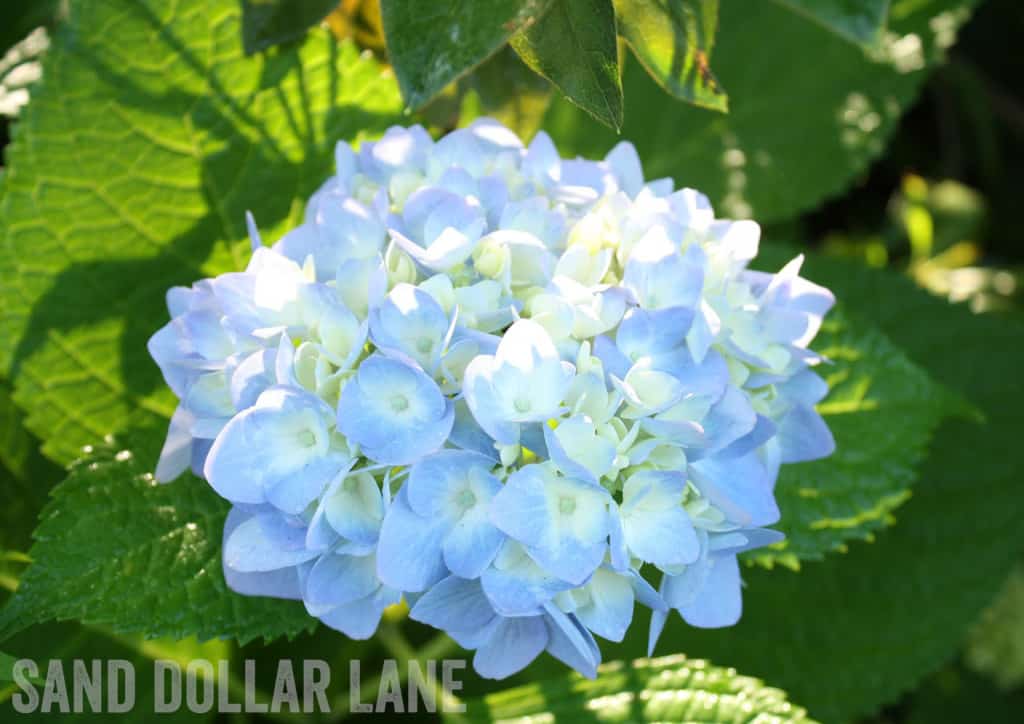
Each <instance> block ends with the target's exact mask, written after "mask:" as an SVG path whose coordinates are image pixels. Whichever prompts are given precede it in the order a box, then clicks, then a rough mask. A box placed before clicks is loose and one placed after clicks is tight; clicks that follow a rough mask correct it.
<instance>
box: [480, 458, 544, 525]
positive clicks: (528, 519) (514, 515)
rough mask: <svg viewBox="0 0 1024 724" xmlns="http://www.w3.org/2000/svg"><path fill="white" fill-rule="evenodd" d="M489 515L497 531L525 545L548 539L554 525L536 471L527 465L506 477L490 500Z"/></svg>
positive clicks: (538, 472)
mask: <svg viewBox="0 0 1024 724" xmlns="http://www.w3.org/2000/svg"><path fill="white" fill-rule="evenodd" d="M490 516H491V521H492V522H493V523H494V524H495V525H496V526H497V527H498V528H500V529H501V530H502V531H504V532H505V533H506V534H507V535H509V536H511V537H512V538H515V539H516V540H517V541H520V542H521V543H524V544H526V545H539V544H541V543H543V542H545V541H546V540H547V539H549V538H550V536H551V534H552V531H553V525H554V523H553V521H552V519H551V513H550V508H549V504H548V494H547V492H546V491H545V486H544V477H543V475H542V473H541V472H540V470H539V468H537V467H536V466H532V465H527V466H525V467H522V468H520V469H519V470H517V471H515V472H514V473H512V474H511V475H509V477H508V480H506V481H505V485H504V487H503V488H502V489H501V491H500V492H499V493H498V494H497V495H496V496H494V499H493V500H492V501H491V506H490Z"/></svg>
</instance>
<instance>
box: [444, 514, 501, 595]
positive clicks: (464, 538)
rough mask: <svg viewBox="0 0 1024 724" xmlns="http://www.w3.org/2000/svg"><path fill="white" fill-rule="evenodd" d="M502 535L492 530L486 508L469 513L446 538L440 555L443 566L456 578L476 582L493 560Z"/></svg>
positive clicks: (499, 546)
mask: <svg viewBox="0 0 1024 724" xmlns="http://www.w3.org/2000/svg"><path fill="white" fill-rule="evenodd" d="M504 540H505V534H504V533H502V532H501V531H500V530H498V529H497V528H495V527H494V525H493V524H492V523H491V521H490V520H489V518H488V517H487V512H486V508H484V507H483V506H478V507H476V508H475V509H473V510H471V511H468V512H467V513H466V514H465V515H463V516H462V519H461V520H459V522H458V523H456V524H455V527H453V528H452V529H451V531H450V532H449V533H448V535H447V537H446V538H445V541H444V545H443V547H442V552H443V554H444V562H445V565H446V566H448V569H449V570H450V571H451V572H452V573H455V574H456V575H459V576H463V577H465V578H477V577H479V576H480V574H482V573H483V572H484V570H485V569H486V568H487V566H489V565H490V564H491V561H493V560H494V556H495V555H497V553H498V549H499V548H501V544H502V543H503V542H504Z"/></svg>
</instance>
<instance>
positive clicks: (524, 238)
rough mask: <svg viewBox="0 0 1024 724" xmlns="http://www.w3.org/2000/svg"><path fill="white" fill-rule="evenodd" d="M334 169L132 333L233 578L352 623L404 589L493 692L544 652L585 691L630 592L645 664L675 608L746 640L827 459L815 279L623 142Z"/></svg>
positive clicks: (505, 136) (420, 147)
mask: <svg viewBox="0 0 1024 724" xmlns="http://www.w3.org/2000/svg"><path fill="white" fill-rule="evenodd" d="M335 155H336V165H337V171H336V173H335V175H334V176H332V177H331V178H329V179H328V180H327V181H326V183H324V185H323V186H322V187H321V188H320V189H319V190H318V191H317V192H316V193H315V194H314V195H313V197H312V198H311V199H310V200H309V203H308V206H307V209H306V214H305V221H304V222H303V223H302V224H301V226H299V227H298V228H295V229H294V230H292V231H290V232H288V233H287V234H286V235H285V236H284V237H283V238H281V239H280V240H279V241H277V243H276V244H274V245H273V246H272V247H266V246H264V245H263V243H262V241H261V240H260V236H259V233H258V231H257V229H256V226H255V223H254V222H253V219H252V217H251V216H249V217H248V220H249V230H250V236H251V238H252V243H253V253H252V259H251V261H250V263H249V265H248V267H247V268H246V270H245V271H242V272H236V273H229V274H222V275H220V276H218V277H216V278H213V279H204V280H202V281H200V282H198V283H197V284H195V285H194V286H193V287H191V288H189V289H185V288H175V289H172V290H171V291H170V292H169V294H168V307H169V309H170V313H171V317H172V320H171V322H170V323H169V324H168V325H167V326H165V327H164V328H163V329H161V330H160V331H159V332H157V333H156V334H155V335H154V336H153V338H152V339H151V340H150V343H149V349H150V352H151V354H152V356H153V357H154V359H155V360H156V361H157V363H158V364H159V366H160V369H161V370H162V371H163V374H164V377H165V378H166V380H167V383H168V384H169V385H170V387H171V388H172V389H173V390H174V392H175V393H176V394H177V396H178V397H179V398H180V401H181V402H180V405H179V407H178V409H177V412H176V413H175V415H174V417H173V419H172V421H171V425H170V431H169V433H168V437H167V441H166V444H165V447H164V450H163V453H162V456H161V458H160V461H159V465H158V470H157V478H158V479H160V480H162V481H169V480H172V479H173V478H175V477H177V476H178V475H179V474H180V473H181V472H183V471H184V470H186V469H187V468H189V467H191V468H192V470H194V471H195V473H196V474H197V475H200V476H202V477H204V478H205V479H206V480H207V481H208V482H209V484H210V485H211V486H212V487H213V489H214V490H215V491H216V492H217V493H218V494H220V495H221V496H223V497H224V498H226V499H227V500H229V501H230V502H231V503H232V504H233V508H232V510H231V512H230V515H229V516H228V519H227V522H226V525H225V530H224V549H223V564H224V573H225V576H226V579H227V582H228V585H229V586H230V587H231V588H232V589H234V590H235V591H237V592H239V593H242V594H247V595H258V596H278V597H284V598H294V599H301V600H302V601H303V603H304V604H305V607H306V609H307V610H308V611H309V613H310V614H311V615H312V616H315V617H317V618H318V619H320V620H321V621H322V622H323V623H324V624H326V625H327V626H330V627H332V628H335V629H338V630H340V631H342V632H344V633H345V634H347V635H348V636H350V637H353V638H366V637H369V636H371V635H372V634H373V632H374V631H375V630H376V627H377V625H378V622H379V620H380V617H381V614H382V612H383V610H384V609H385V608H386V607H388V606H390V605H392V604H395V603H398V602H399V601H400V600H401V599H402V598H403V596H404V598H405V599H406V601H407V602H408V604H409V606H410V608H411V610H410V614H409V615H410V616H411V617H412V618H413V619H415V620H418V621H422V622H425V623H427V624H430V625H432V626H435V627H437V628H439V629H442V630H444V631H446V632H448V633H449V634H450V635H451V636H452V637H453V638H454V639H455V640H456V641H457V642H458V643H459V644H460V645H462V646H463V647H465V648H467V649H475V650H476V653H475V657H474V666H475V668H476V669H477V671H478V672H479V673H480V674H481V675H483V676H486V677H495V678H500V677H505V676H508V675H510V674H512V673H514V672H516V671H518V670H520V669H522V668H523V667H525V666H526V665H527V664H529V663H530V661H532V660H533V659H534V658H535V657H536V656H537V655H538V654H540V653H541V652H542V651H545V650H546V651H548V652H549V653H551V654H552V655H554V656H555V657H557V658H558V659H560V660H562V661H564V662H565V663H567V664H568V665H570V666H572V667H574V668H576V669H577V670H579V671H580V672H582V673H583V674H585V675H588V676H593V675H594V672H595V669H596V667H597V664H598V662H599V660H600V651H599V649H598V646H597V644H596V642H595V639H594V636H595V635H596V636H598V637H601V638H604V639H608V640H611V641H619V640H621V639H622V638H623V636H624V635H625V633H626V630H627V628H628V627H629V625H630V622H631V620H632V616H633V609H634V605H635V603H640V604H642V605H645V606H648V607H650V608H651V609H652V610H653V612H654V613H653V618H652V624H651V632H650V646H651V647H652V648H653V646H654V644H655V642H656V640H657V638H658V635H659V634H660V632H661V629H662V627H663V625H664V623H665V620H666V616H667V615H668V613H669V612H670V611H671V610H673V609H674V610H676V611H678V612H680V613H681V614H682V617H683V618H684V619H685V620H686V621H687V622H689V623H690V624H691V625H694V626H702V627H717V626H728V625H731V624H733V623H735V622H736V621H737V619H738V618H739V616H740V611H741V597H740V585H741V583H740V570H739V567H738V564H737V559H736V556H737V554H738V553H740V552H742V551H745V550H749V549H752V548H756V547H759V546H764V545H767V544H770V543H772V542H775V541H778V540H780V539H781V538H782V536H781V534H779V533H778V532H777V531H774V530H770V529H768V528H766V527H765V526H769V525H771V524H773V523H775V522H776V521H777V520H778V519H779V510H778V508H777V506H776V502H775V498H774V494H773V489H774V485H775V480H776V477H777V475H778V471H779V466H780V465H781V464H782V463H788V462H796V461H801V460H810V459H813V458H818V457H822V456H825V455H828V454H829V453H830V452H831V451H832V449H833V447H834V443H833V440H832V437H831V435H830V433H829V430H828V428H827V427H826V425H825V424H824V422H823V421H822V419H821V418H820V417H819V416H818V414H817V413H816V412H815V410H814V405H815V403H817V402H818V401H819V400H820V399H822V397H823V396H824V395H825V393H826V391H827V389H826V385H825V384H824V382H823V381H822V379H821V378H820V377H818V376H817V375H816V374H815V373H814V372H813V371H812V369H811V368H812V367H813V366H814V365H815V364H817V363H818V362H819V361H820V358H819V357H818V356H817V355H815V354H814V353H813V352H811V351H810V350H809V349H808V343H809V342H810V341H811V339H812V338H813V337H814V335H815V333H816V332H817V330H818V328H819V326H820V324H821V320H822V316H823V315H824V314H825V313H826V312H827V310H828V309H829V308H830V307H831V305H832V304H833V301H834V300H833V296H832V294H831V293H830V292H829V291H828V290H827V289H824V288H822V287H820V286H817V285H815V284H813V283H811V282H809V281H807V280H805V279H802V278H801V277H800V276H799V270H800V264H801V259H800V258H797V259H795V260H794V261H793V262H791V263H790V264H788V265H787V266H786V267H785V268H784V269H782V270H781V271H780V272H779V273H777V274H774V275H773V274H765V273H761V272H756V271H751V270H748V269H747V268H746V267H747V264H748V262H750V260H751V259H753V258H754V256H755V255H756V253H757V247H758V237H759V233H760V232H759V228H758V226H757V225H756V224H755V223H753V222H750V221H725V220H717V219H715V218H714V214H713V212H712V209H711V206H710V204H709V202H708V200H707V198H705V197H704V196H702V195H701V194H699V193H697V192H696V191H693V190H691V189H683V190H680V191H675V190H674V188H673V183H672V180H671V179H661V180H656V181H652V182H649V183H647V182H645V180H644V178H643V174H642V170H641V166H640V162H639V159H638V157H637V154H636V151H635V150H634V149H633V147H632V146H631V145H630V144H628V143H620V144H619V145H618V146H616V147H615V148H614V149H613V150H612V151H611V153H609V154H608V156H607V157H606V158H605V159H604V160H602V161H586V160H563V159H561V158H560V157H559V155H558V153H557V151H556V149H555V147H554V145H553V144H552V142H551V140H550V138H549V137H548V136H547V135H545V134H544V133H540V134H538V135H537V137H536V138H535V139H534V140H533V141H532V142H531V143H530V144H529V145H528V146H524V145H523V144H522V143H521V142H520V140H519V139H518V138H517V137H516V136H515V134H514V133H512V132H511V131H509V130H508V129H506V128H505V127H503V126H501V125H500V124H498V123H496V122H494V121H491V120H481V121H478V122H476V123H474V124H473V125H472V126H470V127H468V128H465V129H461V130H457V131H454V132H452V133H450V134H448V135H447V136H445V137H443V138H441V139H440V140H439V141H436V142H434V141H433V140H432V139H431V138H430V136H429V135H428V134H427V133H426V132H425V131H424V130H423V129H422V128H420V127H412V128H408V129H406V128H399V127H395V128H392V129H390V130H389V131H388V132H387V133H386V134H385V135H384V137H383V138H381V139H380V140H379V141H377V142H374V143H363V144H362V145H361V147H360V148H359V149H358V151H357V152H356V151H353V150H352V149H351V148H350V146H349V145H348V144H346V143H339V144H338V146H337V150H336V152H335ZM652 584H653V585H652ZM655 586H657V588H655Z"/></svg>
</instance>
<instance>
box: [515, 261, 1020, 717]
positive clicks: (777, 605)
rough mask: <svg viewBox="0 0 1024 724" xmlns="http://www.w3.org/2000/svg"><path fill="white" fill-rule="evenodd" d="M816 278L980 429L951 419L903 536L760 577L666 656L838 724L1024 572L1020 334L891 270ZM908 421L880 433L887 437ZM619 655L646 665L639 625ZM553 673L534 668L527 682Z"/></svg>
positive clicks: (948, 640)
mask: <svg viewBox="0 0 1024 724" xmlns="http://www.w3.org/2000/svg"><path fill="white" fill-rule="evenodd" d="M806 273H807V275H808V276H809V278H811V279H814V280H816V281H819V282H821V283H823V284H826V285H828V286H830V287H831V288H832V289H833V290H834V291H835V292H836V295H837V296H838V297H839V298H840V299H843V300H845V301H846V302H847V303H848V304H849V305H850V306H851V307H852V308H855V309H857V311H858V313H859V314H861V315H863V317H865V318H869V319H871V320H872V321H873V322H874V323H875V324H877V325H878V326H879V327H880V328H881V330H882V331H883V332H884V333H885V334H886V335H888V336H889V337H890V338H891V339H892V340H893V342H894V343H895V344H898V345H899V346H900V347H901V348H902V349H904V350H906V352H907V354H908V355H909V356H910V357H911V359H913V360H914V362H916V363H917V364H920V365H922V366H923V367H924V368H925V369H927V370H928V372H929V373H930V374H931V375H932V376H933V377H934V378H935V379H936V380H937V381H938V382H940V383H942V384H944V385H946V386H948V387H950V388H951V389H953V390H957V391H959V392H961V393H962V394H963V395H964V396H965V397H966V398H967V399H969V400H970V401H971V402H972V403H974V404H975V405H976V406H978V407H979V408H980V409H981V411H982V412H983V413H984V415H985V422H984V423H981V422H979V421H977V420H974V419H956V420H950V421H947V422H946V423H945V424H943V426H942V427H940V429H939V430H938V431H937V433H936V435H935V438H934V440H933V442H932V445H931V452H930V454H929V456H928V458H927V460H926V461H925V463H924V464H923V465H922V466H921V468H920V470H919V478H920V479H919V481H918V483H917V484H916V485H915V486H914V492H913V496H912V497H911V499H910V500H909V501H907V503H906V504H904V505H903V506H902V507H901V508H900V510H899V515H898V518H899V520H898V523H897V525H895V526H892V527H890V528H887V529H886V530H883V531H881V532H879V533H878V534H877V539H876V541H875V542H874V543H870V544H868V543H862V544H858V545H855V546H850V549H849V552H848V553H846V554H845V555H843V556H830V557H829V558H827V559H826V560H825V561H823V562H812V563H808V564H806V565H804V566H803V567H802V569H801V571H800V572H799V573H793V572H789V571H786V570H780V569H776V570H771V571H768V570H763V569H760V568H756V567H755V568H751V569H748V570H747V571H746V573H745V574H744V578H745V580H746V584H747V585H746V588H745V592H744V614H743V619H742V620H741V621H740V623H739V624H738V625H737V626H734V627H732V628H729V629H724V630H716V631H701V630H697V629H693V628H691V627H688V626H686V625H685V624H684V623H683V622H682V621H681V620H680V619H679V618H678V617H677V616H673V617H671V619H670V622H669V625H668V627H667V628H666V631H665V635H664V636H663V638H662V641H661V644H660V645H659V647H658V651H659V652H663V653H670V652H673V651H685V652H686V653H687V654H688V655H693V656H701V657H707V658H710V659H711V660H716V659H717V660H719V661H728V662H729V664H730V665H733V666H736V667H737V668H738V669H740V670H741V671H745V672H747V673H749V674H751V675H754V676H760V677H762V678H764V679H765V681H767V682H768V683H769V684H771V685H773V686H778V687H781V688H783V689H785V690H786V691H788V692H789V693H790V695H792V696H793V697H794V698H795V699H796V700H797V701H799V702H800V703H801V704H803V705H804V706H806V707H807V708H808V710H809V711H810V713H811V714H812V715H813V716H815V717H817V718H819V719H821V720H823V721H829V722H833V721H834V722H843V721H849V720H852V719H855V718H856V717H858V716H861V715H864V714H867V713H870V712H872V711H874V710H876V709H877V708H878V707H879V706H880V705H881V704H884V703H887V702H890V701H892V700H893V699H895V698H896V697H897V696H899V694H901V693H902V692H904V691H906V690H908V689H910V688H912V687H913V686H914V685H915V684H916V683H917V682H918V681H919V680H920V679H921V678H922V677H923V676H924V675H926V674H928V673H929V672H931V671H934V670H935V669H937V668H938V667H940V666H941V665H942V664H943V662H945V661H946V660H948V659H949V658H950V657H951V656H952V655H953V654H954V653H955V652H956V650H957V648H958V647H959V645H960V643H961V641H962V639H963V636H964V633H965V631H966V629H967V628H968V626H969V625H970V624H971V623H972V622H973V621H974V620H975V619H976V618H977V616H978V614H979V612H980V611H981V610H982V608H983V607H984V606H985V605H987V604H988V602H989V601H990V600H991V599H992V598H993V596H994V595H995V594H996V592H997V591H998V589H999V587H1000V586H1001V585H1002V582H1003V580H1004V578H1005V576H1006V574H1007V572H1008V571H1009V569H1010V568H1011V566H1012V565H1014V563H1015V562H1016V561H1017V560H1018V557H1019V555H1020V552H1021V548H1022V545H1024V541H1022V539H1021V537H1020V520H1021V518H1022V516H1024V496H1022V495H1021V494H1020V470H1021V469H1024V446H1021V444H1020V430H1021V429H1024V378H1022V377H1021V375H1020V370H1021V369H1024V324H1022V323H1021V322H1020V320H1018V319H1014V318H1009V317H1004V318H1000V317H996V316H978V315H973V314H971V313H970V312H969V311H968V310H967V309H966V307H964V306H951V305H949V304H948V303H946V302H945V301H942V300H940V299H937V298H934V297H931V296H930V295H928V294H927V293H925V292H923V291H921V290H919V289H917V288H915V287H914V286H913V284H912V283H911V282H910V281H909V280H907V279H905V278H902V277H900V276H897V275H895V274H893V273H890V272H882V271H872V270H868V269H866V268H864V267H861V266H859V265H857V264H855V263H852V262H849V261H843V260H837V259H831V258H822V257H812V258H810V259H809V263H808V264H807V268H806ZM902 424H903V419H902V417H901V416H900V415H899V414H898V413H896V414H894V415H893V416H892V417H891V419H888V420H880V421H879V424H878V427H877V434H878V435H879V436H885V435H891V434H894V433H895V431H896V430H897V429H898V428H899V427H900V426H901V425H902ZM634 627H635V628H634V630H633V631H632V632H631V633H630V636H629V637H628V638H627V641H626V642H625V643H624V644H623V645H616V646H603V648H604V650H605V655H606V656H608V657H611V658H631V657H633V656H637V655H641V654H642V653H643V652H644V650H645V647H646V631H644V630H643V629H644V626H643V623H642V621H637V622H635V623H634ZM542 675H543V672H542V671H540V670H537V669H534V670H532V672H531V676H542Z"/></svg>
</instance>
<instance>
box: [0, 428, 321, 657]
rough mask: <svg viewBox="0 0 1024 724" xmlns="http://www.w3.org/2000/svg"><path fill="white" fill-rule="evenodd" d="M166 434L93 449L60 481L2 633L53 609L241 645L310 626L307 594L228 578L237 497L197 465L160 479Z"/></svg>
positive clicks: (88, 619)
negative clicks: (219, 490) (226, 535)
mask: <svg viewBox="0 0 1024 724" xmlns="http://www.w3.org/2000/svg"><path fill="white" fill-rule="evenodd" d="M161 433H162V431H152V430H150V431H146V432H144V433H140V434H139V435H138V437H137V439H136V440H134V441H132V440H129V441H128V442H127V444H126V445H119V444H117V443H116V442H115V441H113V440H111V441H109V442H107V443H104V444H103V445H100V446H98V447H96V448H95V449H94V450H92V451H91V453H90V454H89V455H88V456H87V457H85V458H83V459H82V460H80V461H78V462H77V463H75V464H74V466H73V467H72V469H71V472H70V474H69V475H68V477H67V479H66V480H65V481H64V482H62V483H61V484H60V485H58V486H57V487H56V488H54V490H53V492H52V494H51V499H50V502H49V503H48V504H47V506H46V508H45V509H44V511H43V514H42V519H41V522H40V524H39V527H38V528H37V529H36V531H35V533H34V534H33V536H34V538H35V541H36V542H35V544H34V545H33V546H32V549H31V550H30V551H29V555H30V556H31V558H32V560H33V562H32V564H31V565H30V566H29V567H28V569H27V570H26V571H25V573H24V574H23V575H22V577H21V581H20V584H19V586H18V589H17V591H16V592H15V594H14V596H13V597H12V598H11V600H10V601H9V602H8V604H7V606H6V607H5V608H4V609H3V611H2V612H0V640H6V639H7V638H8V637H10V636H11V635H12V634H13V633H15V632H17V631H20V630H22V629H24V628H25V627H27V626H30V625H32V624H34V623H42V622H45V621H49V620H53V619H57V620H67V619H74V620H78V621H81V622H83V623H85V624H88V625H99V626H104V627H107V628H109V629H110V630H112V631H113V632H115V633H135V632H144V633H146V634H147V635H148V636H167V637H171V638H185V637H187V636H196V637H198V638H199V639H202V640H205V639H209V638H214V637H233V638H237V639H238V640H239V641H241V642H243V643H244V642H246V641H251V640H253V639H256V638H258V637H263V638H264V639H272V638H276V637H278V636H289V637H291V636H295V635H297V634H299V633H301V632H303V631H308V630H311V629H312V628H313V626H314V625H315V623H316V621H315V619H313V618H311V617H310V616H309V615H308V614H307V613H306V610H305V609H304V608H303V606H302V604H301V603H300V602H297V601H283V600H278V599H271V598H263V597H251V596H239V595H237V594H235V593H232V592H231V591H230V590H229V589H228V588H227V586H226V584H225V583H224V577H223V572H222V569H221V560H220V549H221V535H222V531H223V526H224V518H225V516H226V514H227V510H228V508H229V507H230V506H229V504H228V503H227V502H225V501H224V500H222V499H221V498H219V497H218V496H217V495H216V494H215V493H214V492H213V491H212V490H211V489H210V486H209V485H207V484H206V483H205V482H203V481H202V480H199V479H197V478H195V477H193V476H191V475H186V476H184V477H182V478H179V479H178V480H176V481H175V482H174V483H171V484H168V485H158V484H157V483H156V482H155V481H154V480H153V476H152V475H151V474H150V473H149V471H150V470H152V469H153V466H154V464H155V462H156V454H157V453H158V452H159V447H160V442H161V438H162V434H161Z"/></svg>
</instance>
